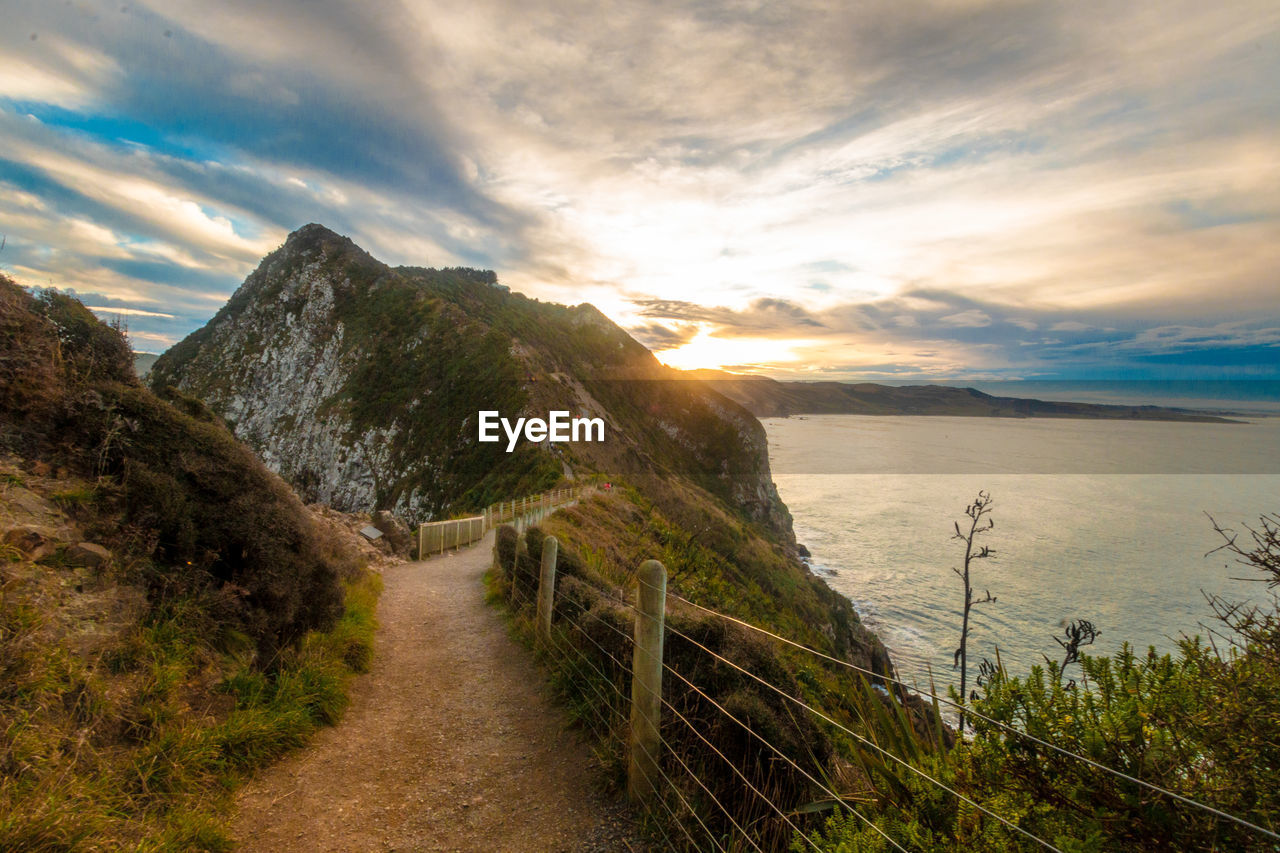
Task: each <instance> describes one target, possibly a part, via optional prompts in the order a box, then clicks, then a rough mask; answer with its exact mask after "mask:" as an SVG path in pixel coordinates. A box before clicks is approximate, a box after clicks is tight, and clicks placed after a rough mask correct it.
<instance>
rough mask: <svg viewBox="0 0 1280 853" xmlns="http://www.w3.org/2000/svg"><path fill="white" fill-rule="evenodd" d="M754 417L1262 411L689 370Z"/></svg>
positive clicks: (1141, 415)
mask: <svg viewBox="0 0 1280 853" xmlns="http://www.w3.org/2000/svg"><path fill="white" fill-rule="evenodd" d="M688 375H689V378H691V379H698V380H701V381H703V382H705V383H706V384H708V385H710V386H711V387H712V388H714V389H715V390H717V391H719V392H720V393H721V394H724V395H725V396H726V397H728V398H730V399H731V400H733V401H735V402H736V403H738V404H740V405H742V406H743V407H744V408H746V409H747V410H748V411H750V412H751V413H752V414H753V415H755V416H756V417H758V418H777V417H790V416H792V415H920V416H945V417H993V418H1074V419H1088V420H1132V421H1183V422H1190V423H1224V424H1226V423H1243V422H1244V420H1243V419H1244V418H1246V417H1256V416H1259V415H1262V414H1263V413H1262V412H1257V413H1255V412H1248V413H1246V412H1243V411H1238V410H1236V409H1234V408H1233V409H1221V408H1219V407H1217V406H1214V407H1213V408H1212V409H1195V408H1185V407H1172V406H1158V405H1150V404H1133V403H1091V402H1076V401H1065V400H1057V401H1055V400H1042V399H1038V398H1034V397H1010V396H997V395H993V394H988V393H986V392H985V391H980V390H978V389H977V388H973V387H957V386H954V385H938V384H934V385H883V384H878V383H872V382H858V383H851V382H833V381H822V382H800V381H779V380H776V379H769V378H767V377H760V376H744V375H737V374H732V373H725V372H723V371H715V370H697V371H689V372H688Z"/></svg>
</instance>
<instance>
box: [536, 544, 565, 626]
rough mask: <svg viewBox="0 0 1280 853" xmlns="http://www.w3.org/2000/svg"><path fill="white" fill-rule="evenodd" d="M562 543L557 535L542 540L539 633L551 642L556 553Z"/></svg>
mask: <svg viewBox="0 0 1280 853" xmlns="http://www.w3.org/2000/svg"><path fill="white" fill-rule="evenodd" d="M559 550H560V543H559V542H557V541H556V537H554V536H548V537H547V538H545V539H543V540H542V574H541V575H540V576H539V577H538V634H539V635H541V637H542V639H543V641H544V642H547V643H550V642H551V611H552V609H553V608H554V607H555V600H556V554H557V553H558V552H559Z"/></svg>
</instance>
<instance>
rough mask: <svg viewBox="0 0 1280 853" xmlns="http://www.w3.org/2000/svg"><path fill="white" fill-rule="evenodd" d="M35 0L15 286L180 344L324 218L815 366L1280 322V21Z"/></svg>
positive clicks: (1224, 14)
mask: <svg viewBox="0 0 1280 853" xmlns="http://www.w3.org/2000/svg"><path fill="white" fill-rule="evenodd" d="M11 5H12V6H13V8H12V9H11V10H10V12H9V15H10V19H11V20H12V21H17V22H19V25H15V26H10V27H7V28H6V29H5V31H4V32H3V33H0V221H3V222H4V226H3V227H4V229H5V230H6V232H7V233H8V241H9V242H8V244H7V248H6V250H5V251H4V252H3V253H2V254H0V264H3V265H5V266H6V268H8V269H9V270H11V271H14V272H18V271H21V272H22V274H23V275H25V276H29V280H30V281H31V282H32V283H48V282H50V281H54V282H56V283H62V284H64V285H66V286H73V287H76V288H77V289H82V290H83V291H84V292H101V293H102V294H104V295H106V296H109V297H112V298H116V299H127V298H132V299H134V300H135V301H134V302H133V303H131V306H132V307H134V308H139V309H141V310H153V311H156V312H157V313H170V312H169V309H168V307H166V306H168V305H169V303H170V302H173V303H175V305H176V307H174V309H173V311H172V312H171V313H173V314H174V318H173V319H172V320H171V321H166V322H168V323H169V324H170V325H168V326H167V327H165V328H166V329H167V330H168V331H167V332H162V331H155V332H154V333H155V334H162V333H164V334H172V335H180V334H181V333H185V331H189V330H190V328H193V327H194V325H198V324H199V323H200V322H202V321H203V319H204V318H207V316H208V315H209V314H210V313H211V312H212V311H213V310H214V309H216V307H217V302H218V299H219V298H222V299H225V297H226V295H228V294H229V293H230V292H231V291H232V290H233V289H234V287H235V285H236V284H237V283H238V281H239V280H241V279H242V278H243V276H244V275H245V274H246V273H247V272H248V270H249V269H251V268H252V266H253V265H254V264H255V263H256V260H257V258H258V257H260V256H261V254H262V253H263V252H265V251H266V250H267V249H269V248H271V247H273V246H275V245H277V244H278V243H279V242H280V241H281V240H282V239H283V236H284V235H285V234H286V233H287V232H288V231H289V230H291V229H293V228H295V227H297V226H299V225H301V224H303V223H306V222H310V221H321V222H324V223H325V224H327V225H329V226H331V227H333V228H335V229H337V230H339V231H341V232H343V233H347V234H349V235H350V236H352V237H353V238H354V239H356V241H357V242H359V243H361V244H362V245H364V246H365V247H366V248H368V249H369V250H370V251H372V252H373V253H374V254H375V255H377V256H378V257H381V258H383V259H385V260H387V261H389V262H391V263H413V264H432V265H454V264H466V265H471V266H482V267H494V268H497V270H498V272H499V274H500V275H501V276H502V277H503V279H504V281H507V282H508V283H511V284H513V285H515V286H517V287H519V288H520V289H523V290H526V291H528V292H531V293H533V294H534V295H538V296H541V297H544V298H557V299H560V300H562V301H568V302H577V301H592V302H595V303H596V304H598V305H600V306H601V307H602V309H604V310H605V311H606V312H608V313H609V314H610V315H611V316H613V317H614V318H615V319H617V320H619V321H620V322H622V323H623V324H624V325H625V326H629V327H632V328H634V329H636V330H637V334H638V335H640V336H642V337H643V338H644V339H645V340H646V342H648V343H650V345H651V346H654V347H663V346H668V347H669V346H670V345H687V344H689V343H690V342H692V341H693V340H694V339H695V338H696V337H697V336H698V334H699V331H695V330H700V332H701V334H703V335H704V336H706V337H710V338H714V339H717V340H729V339H740V340H745V341H750V340H766V339H767V340H771V341H776V342H779V346H780V347H782V344H783V343H784V342H787V341H806V342H810V343H806V344H804V345H803V346H800V345H798V344H797V345H796V347H793V348H792V349H785V347H782V348H780V349H779V352H785V353H787V354H788V355H787V357H788V358H790V354H791V353H795V352H802V351H803V352H804V353H805V359H806V360H805V362H804V366H803V367H798V366H797V364H796V362H794V361H789V362H787V363H786V364H787V365H788V366H786V367H785V369H787V370H801V369H810V368H813V369H815V370H816V369H817V368H818V367H821V366H823V365H844V368H841V369H845V368H847V369H850V370H853V369H858V368H859V366H862V367H864V368H866V369H868V370H870V369H872V367H873V366H874V365H879V367H876V368H875V369H883V370H885V371H909V370H914V369H919V370H940V371H957V370H958V371H964V370H970V371H977V370H984V371H985V370H1001V369H1007V370H1013V369H1022V368H1024V367H1026V368H1030V369H1034V368H1036V366H1037V365H1039V364H1040V363H1041V362H1044V363H1050V362H1052V363H1053V364H1054V365H1059V364H1064V363H1067V362H1069V361H1070V360H1071V359H1078V360H1079V361H1078V366H1080V369H1084V365H1085V364H1086V362H1088V363H1089V364H1095V365H1096V364H1097V362H1093V361H1088V360H1089V359H1095V358H1101V356H1100V355H1099V353H1101V352H1103V351H1107V352H1109V353H1110V354H1111V355H1112V356H1115V357H1125V358H1135V359H1136V358H1146V357H1147V355H1148V354H1151V355H1154V354H1155V353H1157V352H1158V351H1160V348H1162V347H1163V348H1165V351H1168V352H1174V351H1175V350H1176V348H1178V347H1183V348H1185V349H1184V350H1177V351H1187V352H1190V351H1197V352H1208V351H1209V350H1210V349H1211V348H1212V347H1213V346H1217V345H1218V344H1212V343H1211V342H1209V341H1206V342H1205V346H1203V347H1199V348H1198V349H1197V348H1196V345H1197V342H1196V341H1195V340H1193V338H1194V337H1195V335H1194V334H1190V335H1188V336H1178V335H1159V336H1156V337H1154V338H1151V339H1150V340H1146V339H1142V340H1139V335H1140V334H1141V333H1142V331H1143V330H1144V329H1148V330H1149V329H1156V328H1200V327H1204V328H1214V329H1216V328H1219V327H1220V325H1221V324H1224V323H1225V324H1231V323H1245V324H1246V326H1247V327H1248V328H1250V329H1254V331H1257V330H1259V329H1264V328H1271V327H1274V326H1276V325H1280V316H1278V315H1280V311H1278V310H1277V307H1276V302H1275V298H1274V293H1275V284H1276V282H1275V273H1274V270H1275V269H1277V268H1280V242H1277V241H1276V240H1275V239H1274V234H1275V233H1276V229H1277V226H1280V90H1277V89H1276V88H1275V87H1274V86H1269V85H1267V82H1268V81H1270V80H1274V79H1277V78H1280V8H1277V7H1276V6H1275V4H1274V3H1266V2H1262V0H1250V1H1249V2H1244V1H1243V0H1242V2H1239V3H1233V4H1227V5H1222V4H1216V5H1215V4H1204V3H1197V2H1194V1H1193V0H1171V2H1170V3H1166V4H1161V5H1160V6H1159V7H1158V8H1157V7H1154V6H1150V5H1144V4H1132V3H1126V2H1123V0H1102V2H1100V3H1099V4H1098V5H1096V6H1094V7H1091V14H1089V15H1081V14H1078V13H1077V10H1074V9H1072V8H1070V7H1067V6H1063V5H1060V4H1036V3H1024V2H1016V0H965V2H950V0H923V2H919V3H912V4H902V3H895V2H890V0H867V2H860V3H857V4H839V3H831V2H828V1H827V0H796V2H793V3H788V4H786V5H785V7H783V6H777V5H770V4H753V3H742V2H737V0H697V2H663V3H653V2H641V3H635V4H629V5H628V4H623V5H616V4H612V5H604V6H601V5H600V4H594V3H589V2H586V0H557V2H547V3H541V4H535V5H532V6H530V5H529V4H523V5H518V6H517V5H516V4H513V3H512V2H511V0H474V1H473V2H469V3H467V4H465V5H463V6H458V5H456V4H445V3H439V2H430V0H370V2H368V3H363V4H352V3H349V2H340V0H279V2H273V3H269V4H263V3H258V2H251V0H229V2H227V3H224V4H222V5H220V7H219V14H217V15H210V14H208V9H207V4H200V3H196V2H195V1H194V0H163V2H161V0H143V2H134V3H131V4H127V5H120V4H116V3H107V2H102V0H86V2H81V3H77V4H53V3H47V2H40V0H16V2H15V3H14V4H11ZM32 35H36V36H37V37H36V38H35V39H34V40H33V39H32V38H31V36H32ZM104 304H105V303H104ZM148 306H150V307H148ZM158 306H159V307H158ZM125 307H130V306H125ZM202 312H203V313H202ZM152 319H154V320H157V321H160V320H162V319H163V318H152ZM1250 324H1252V325H1250ZM1086 327H1089V328H1086ZM1242 328H1243V327H1242ZM1041 330H1048V331H1050V332H1052V334H1053V337H1052V338H1050V337H1047V336H1044V335H1042V334H1041ZM148 333H149V334H150V333H151V332H148ZM1243 337H1247V335H1244V333H1243V332H1240V333H1239V334H1238V335H1235V336H1233V335H1232V334H1228V335H1227V338H1225V339H1224V340H1226V341H1227V343H1221V342H1220V343H1221V345H1222V346H1237V345H1236V344H1235V343H1233V342H1234V341H1236V340H1238V339H1242V338H1243ZM1126 342H1127V344H1126ZM718 346H721V349H720V350H719V352H722V353H724V354H726V356H728V355H730V354H731V353H730V350H729V349H728V348H725V347H724V346H722V345H718ZM1125 346H1128V347H1129V348H1124V347H1125ZM1144 347H1145V348H1146V349H1144ZM851 348H857V349H859V352H858V353H857V354H856V355H855V356H850V355H849V354H848V353H849V351H850V349H851ZM1090 348H1092V349H1090ZM1107 348H1110V349H1107ZM1237 348H1239V347H1237ZM1038 360H1039V361H1038ZM1055 369H1057V368H1056V367H1055Z"/></svg>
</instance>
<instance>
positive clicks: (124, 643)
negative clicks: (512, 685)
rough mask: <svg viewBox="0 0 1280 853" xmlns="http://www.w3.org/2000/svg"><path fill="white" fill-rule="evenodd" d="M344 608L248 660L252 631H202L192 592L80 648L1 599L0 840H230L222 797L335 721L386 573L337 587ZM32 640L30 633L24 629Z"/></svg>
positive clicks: (16, 843) (366, 657) (175, 844)
mask: <svg viewBox="0 0 1280 853" xmlns="http://www.w3.org/2000/svg"><path fill="white" fill-rule="evenodd" d="M345 587H346V604H345V609H344V612H343V614H342V616H341V617H340V618H339V620H338V621H337V623H336V624H335V625H334V626H333V628H331V629H330V630H328V631H324V632H311V633H309V634H308V635H306V636H305V637H304V638H303V639H302V641H301V642H300V643H298V644H297V645H296V646H295V647H291V648H289V649H285V650H282V651H280V652H279V654H278V656H277V658H276V659H275V660H274V661H272V662H271V666H270V667H267V668H259V667H257V666H255V664H254V662H253V656H252V645H253V644H252V642H251V641H249V640H248V639H247V638H244V637H236V636H234V635H232V636H227V635H225V634H223V635H219V634H218V633H216V632H214V633H210V632H208V631H207V628H208V625H207V620H208V616H207V614H206V613H204V612H203V610H202V608H201V602H199V601H192V600H184V601H179V602H174V603H171V605H169V606H166V607H161V608H157V609H155V610H153V611H152V612H151V613H150V614H148V615H147V616H146V617H145V618H144V619H143V620H142V621H141V622H140V623H139V624H138V625H136V626H135V627H134V629H132V630H131V631H129V632H127V633H126V634H125V635H124V636H123V637H122V638H121V639H120V641H119V643H118V644H117V645H116V646H115V647H114V648H112V649H110V650H109V652H108V653H105V654H102V655H100V656H98V657H97V658H96V659H94V660H90V661H84V660H81V659H80V658H79V657H78V656H77V655H75V654H73V653H72V652H71V651H70V650H69V649H67V648H65V647H63V646H53V647H49V646H44V645H42V644H41V643H39V642H38V638H39V628H40V619H39V615H38V613H37V612H36V611H35V609H34V608H32V607H31V606H30V605H29V604H26V603H23V602H18V601H15V600H13V599H14V596H12V595H9V596H8V597H7V598H6V599H5V600H4V601H3V602H0V626H3V630H4V634H5V636H4V639H5V640H6V641H7V640H11V639H12V640H19V641H20V642H12V643H11V642H5V643H4V644H3V645H0V671H3V673H4V674H5V676H6V678H5V680H4V684H3V687H0V850H23V851H50V853H52V851H80V850H83V851H91V850H116V849H136V850H139V851H189V850H204V851H225V850H230V849H232V847H233V844H232V840H231V838H230V836H229V835H228V832H227V826H226V821H227V818H228V817H229V805H230V801H231V800H230V794H231V792H232V791H234V790H235V788H236V786H237V785H238V784H239V783H240V782H241V781H242V780H243V779H245V778H246V777H247V775H248V774H250V773H251V772H253V771H254V770H255V769H257V768H259V767H262V766H264V765H266V764H268V763H270V762H271V761H273V760H275V759H277V758H278V757H280V756H281V755H283V754H284V753H286V752H288V751H290V750H293V749H297V748H298V747H300V746H302V745H304V744H305V743H306V742H307V740H308V739H309V738H310V737H311V735H312V734H313V733H314V732H315V731H316V730H317V729H319V728H320V727H322V726H325V725H332V724H333V723H335V722H337V720H338V719H339V717H340V716H341V714H342V711H343V709H344V708H345V707H346V705H347V701H348V688H349V686H350V682H351V679H352V677H353V676H354V675H355V674H356V673H358V672H363V671H366V670H367V669H368V667H369V664H370V662H371V661H372V658H373V638H374V631H375V629H376V627H377V623H376V619H375V611H376V606H377V600H378V595H379V593H380V592H381V588H382V582H381V577H380V576H378V575H376V574H372V573H364V574H362V575H360V576H358V577H356V578H354V579H352V580H349V581H347V582H346V584H345ZM21 640H25V641H21Z"/></svg>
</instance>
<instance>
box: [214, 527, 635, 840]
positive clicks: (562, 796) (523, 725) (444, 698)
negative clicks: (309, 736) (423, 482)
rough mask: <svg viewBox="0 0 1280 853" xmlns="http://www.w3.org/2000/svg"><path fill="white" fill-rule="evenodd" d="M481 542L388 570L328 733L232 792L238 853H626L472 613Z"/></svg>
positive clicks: (486, 617)
mask: <svg viewBox="0 0 1280 853" xmlns="http://www.w3.org/2000/svg"><path fill="white" fill-rule="evenodd" d="M492 542H493V534H492V533H490V534H489V536H487V537H486V538H485V539H484V540H483V541H482V542H480V543H479V544H477V545H476V546H474V547H472V548H470V549H467V550H464V551H461V552H458V553H455V554H451V555H446V556H443V557H437V558H434V559H431V560H428V561H426V562H421V563H408V564H404V565H399V566H394V567H392V568H390V569H388V570H387V571H386V573H385V581H386V589H385V591H384V592H383V594H382V600H381V603H380V604H379V613H378V618H379V621H380V622H381V626H382V627H381V629H380V631H379V634H378V647H377V658H376V659H375V662H374V664H373V668H372V670H371V671H370V672H369V674H368V675H365V676H362V677H361V678H360V679H359V680H358V681H357V682H356V684H355V688H354V691H353V693H354V698H353V701H352V704H351V707H350V708H349V709H348V710H347V713H346V715H345V716H344V717H343V720H342V722H341V723H340V724H339V725H338V726H336V727H335V728H332V729H326V730H324V731H322V732H320V733H319V734H318V735H317V736H316V738H315V740H313V741H312V743H311V745H310V746H309V747H308V748H307V749H305V750H303V751H302V752H301V753H300V754H298V755H296V756H292V757H290V758H286V759H285V760H284V761H282V762H280V763H279V764H277V765H275V766H273V767H271V768H268V769H267V770H266V771H265V772H264V773H262V774H260V775H259V776H258V778H256V779H254V780H253V781H252V782H251V783H250V784H248V785H246V786H245V788H244V789H243V791H242V792H241V794H240V795H239V797H238V801H239V814H238V817H237V820H236V822H235V826H234V832H235V837H236V838H237V839H239V840H240V842H241V845H242V846H241V848H240V849H241V850H244V851H264V853H265V851H272V853H277V852H278V851H308V853H310V852H311V851H387V850H399V851H411V850H450V851H472V850H475V851H481V850H483V851H499V850H510V851H522V853H533V851H585V850H591V851H598V850H620V851H626V850H630V849H633V847H632V846H629V845H628V842H627V841H626V840H623V836H624V835H625V834H626V829H625V827H624V824H625V821H623V820H622V818H621V817H620V815H621V812H620V810H619V808H618V807H617V806H616V805H614V804H611V803H609V802H606V801H605V799H604V798H603V797H602V795H600V794H599V793H597V791H596V790H595V788H594V786H593V774H592V773H591V772H590V771H589V766H590V751H589V749H588V748H587V747H586V746H585V745H584V744H583V743H582V742H581V740H580V739H579V737H578V736H577V735H576V734H575V733H574V732H573V731H570V730H567V729H566V719H565V717H564V715H563V714H562V713H561V712H560V711H559V710H558V709H556V708H554V707H552V706H551V704H550V702H549V700H548V698H547V696H546V693H545V689H544V688H543V687H542V681H541V678H540V677H539V675H538V673H537V671H536V670H535V669H534V668H533V660H532V658H531V656H530V654H529V652H528V651H527V650H526V649H524V648H522V647H520V646H519V645H517V644H516V643H515V642H514V641H513V640H512V639H511V638H510V637H509V636H508V634H507V630H506V627H505V626H504V625H503V624H502V621H501V619H500V618H499V617H498V615H497V614H496V613H495V612H494V611H493V610H492V609H490V608H489V607H487V606H486V605H485V604H484V601H483V588H482V585H481V576H482V575H483V573H484V571H485V569H486V568H487V566H488V564H489V561H490V559H491V558H490V548H491V547H492ZM631 844H632V845H634V842H631Z"/></svg>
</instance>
